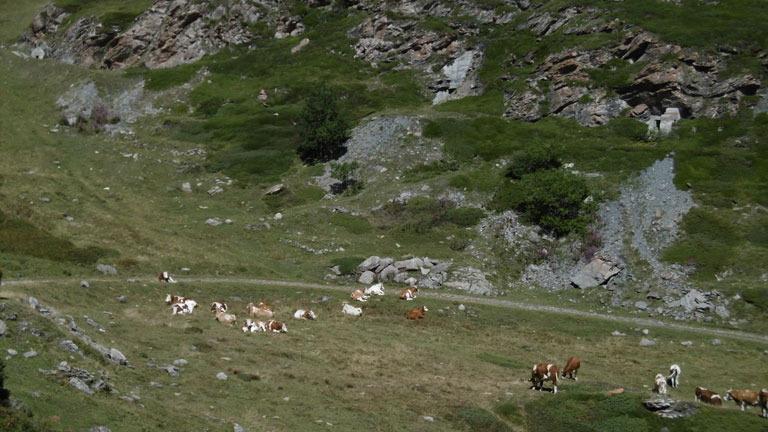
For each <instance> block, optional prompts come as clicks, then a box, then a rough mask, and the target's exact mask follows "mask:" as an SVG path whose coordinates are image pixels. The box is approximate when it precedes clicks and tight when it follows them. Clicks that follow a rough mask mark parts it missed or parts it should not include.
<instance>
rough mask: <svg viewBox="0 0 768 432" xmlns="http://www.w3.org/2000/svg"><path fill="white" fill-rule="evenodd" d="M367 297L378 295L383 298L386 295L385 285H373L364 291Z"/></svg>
mask: <svg viewBox="0 0 768 432" xmlns="http://www.w3.org/2000/svg"><path fill="white" fill-rule="evenodd" d="M364 293H365V295H368V296H371V295H378V296H383V295H384V284H383V283H377V284H375V285H371V286H369V287H368V288H366V289H365V291H364Z"/></svg>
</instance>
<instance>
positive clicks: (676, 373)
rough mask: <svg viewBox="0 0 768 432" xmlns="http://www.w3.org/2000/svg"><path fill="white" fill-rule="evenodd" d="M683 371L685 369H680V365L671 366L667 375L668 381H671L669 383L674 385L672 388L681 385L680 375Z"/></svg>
mask: <svg viewBox="0 0 768 432" xmlns="http://www.w3.org/2000/svg"><path fill="white" fill-rule="evenodd" d="M682 373H683V371H682V370H681V369H680V366H678V365H676V364H673V365H672V366H670V367H669V376H668V377H667V381H668V382H669V385H671V386H672V388H677V387H678V386H679V385H680V375H681V374H682Z"/></svg>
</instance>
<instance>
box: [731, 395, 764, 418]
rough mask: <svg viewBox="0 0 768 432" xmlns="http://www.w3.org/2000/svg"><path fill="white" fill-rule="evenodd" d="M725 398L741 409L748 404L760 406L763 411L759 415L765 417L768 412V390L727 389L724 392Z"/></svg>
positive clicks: (743, 409) (744, 408)
mask: <svg viewBox="0 0 768 432" xmlns="http://www.w3.org/2000/svg"><path fill="white" fill-rule="evenodd" d="M725 400H732V401H734V402H735V403H736V405H738V406H739V407H741V410H742V411H745V410H746V409H747V405H749V406H761V407H762V408H763V411H762V413H761V415H762V416H763V417H765V416H766V415H767V414H768V410H767V409H766V403H768V390H765V389H763V390H728V392H726V393H725Z"/></svg>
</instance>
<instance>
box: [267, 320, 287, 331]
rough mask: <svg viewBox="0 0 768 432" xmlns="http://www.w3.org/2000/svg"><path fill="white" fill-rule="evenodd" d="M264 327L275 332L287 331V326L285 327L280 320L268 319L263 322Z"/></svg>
mask: <svg viewBox="0 0 768 432" xmlns="http://www.w3.org/2000/svg"><path fill="white" fill-rule="evenodd" d="M264 327H265V328H266V329H267V331H270V330H272V331H273V332H275V333H287V332H288V327H286V325H285V324H283V323H281V322H277V321H275V320H269V321H267V322H265V323H264Z"/></svg>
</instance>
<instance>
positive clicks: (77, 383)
mask: <svg viewBox="0 0 768 432" xmlns="http://www.w3.org/2000/svg"><path fill="white" fill-rule="evenodd" d="M69 384H70V385H71V386H72V387H74V388H76V389H78V390H80V391H81V392H83V393H86V394H89V395H91V396H93V390H91V389H90V387H88V386H87V385H86V384H85V383H84V382H83V381H82V380H81V379H80V378H77V377H72V378H70V379H69Z"/></svg>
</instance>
